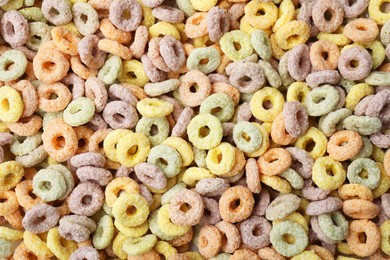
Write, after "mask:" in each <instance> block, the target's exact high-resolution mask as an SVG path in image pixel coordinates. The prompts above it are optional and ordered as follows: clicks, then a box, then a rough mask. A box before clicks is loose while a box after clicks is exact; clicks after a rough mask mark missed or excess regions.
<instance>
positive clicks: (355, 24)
mask: <svg viewBox="0 0 390 260" xmlns="http://www.w3.org/2000/svg"><path fill="white" fill-rule="evenodd" d="M343 33H344V35H345V36H347V37H348V38H349V39H351V40H352V41H354V42H356V43H360V44H363V43H370V42H372V41H374V40H375V39H376V37H377V36H378V34H379V29H378V25H377V24H376V23H375V22H374V21H373V20H371V19H367V18H357V19H355V20H352V21H350V22H349V23H347V24H346V25H345V27H344V31H343Z"/></svg>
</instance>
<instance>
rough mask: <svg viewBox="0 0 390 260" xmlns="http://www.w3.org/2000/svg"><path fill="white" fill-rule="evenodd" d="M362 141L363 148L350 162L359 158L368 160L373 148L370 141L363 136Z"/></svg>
mask: <svg viewBox="0 0 390 260" xmlns="http://www.w3.org/2000/svg"><path fill="white" fill-rule="evenodd" d="M362 141H363V146H362V148H361V149H360V152H359V153H358V154H357V155H355V157H352V158H351V159H350V160H352V161H353V160H356V159H359V158H368V157H370V156H371V154H372V151H373V149H374V146H373V145H372V143H371V141H370V139H368V138H367V137H365V136H362Z"/></svg>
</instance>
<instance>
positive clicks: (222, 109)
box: [199, 93, 234, 122]
mask: <svg viewBox="0 0 390 260" xmlns="http://www.w3.org/2000/svg"><path fill="white" fill-rule="evenodd" d="M199 114H211V115H213V116H215V117H217V118H218V119H219V121H221V122H227V121H229V120H230V119H231V118H232V116H233V114H234V102H233V100H232V99H231V97H230V96H228V95H226V94H225V93H216V94H212V95H210V96H208V97H207V98H206V99H205V100H203V102H202V104H201V105H200V108H199Z"/></svg>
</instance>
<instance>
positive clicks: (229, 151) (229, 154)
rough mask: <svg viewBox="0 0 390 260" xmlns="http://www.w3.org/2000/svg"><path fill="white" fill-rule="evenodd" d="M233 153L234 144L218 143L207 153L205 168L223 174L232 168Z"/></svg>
mask: <svg viewBox="0 0 390 260" xmlns="http://www.w3.org/2000/svg"><path fill="white" fill-rule="evenodd" d="M235 154H236V151H235V148H234V146H232V145H231V144H229V143H220V144H219V145H218V146H217V147H215V148H213V149H211V150H210V151H209V152H208V153H207V156H206V165H207V168H208V169H209V170H210V171H211V172H212V173H213V174H215V175H223V174H225V173H227V172H229V171H230V170H231V169H232V168H233V166H234V164H235Z"/></svg>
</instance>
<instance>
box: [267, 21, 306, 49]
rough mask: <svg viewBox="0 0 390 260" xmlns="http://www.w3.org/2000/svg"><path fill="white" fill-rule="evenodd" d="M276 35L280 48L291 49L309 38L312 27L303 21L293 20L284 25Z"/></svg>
mask: <svg viewBox="0 0 390 260" xmlns="http://www.w3.org/2000/svg"><path fill="white" fill-rule="evenodd" d="M274 35H275V41H276V43H277V44H278V46H280V48H282V49H283V50H290V49H292V48H294V47H295V46H297V45H299V44H302V43H305V42H306V41H307V40H308V39H309V37H310V27H309V25H308V24H307V23H305V22H303V21H291V22H288V23H285V24H284V25H282V26H281V27H280V28H279V29H278V30H277V31H276V33H275V34H274ZM271 38H272V37H271ZM271 43H272V42H271Z"/></svg>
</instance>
